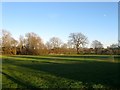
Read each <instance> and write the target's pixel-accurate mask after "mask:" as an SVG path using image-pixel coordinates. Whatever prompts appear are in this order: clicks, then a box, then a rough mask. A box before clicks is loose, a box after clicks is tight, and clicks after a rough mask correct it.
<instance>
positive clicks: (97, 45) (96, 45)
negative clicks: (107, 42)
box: [91, 40, 103, 54]
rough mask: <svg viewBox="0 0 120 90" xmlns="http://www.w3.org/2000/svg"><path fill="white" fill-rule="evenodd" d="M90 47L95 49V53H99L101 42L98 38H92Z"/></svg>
mask: <svg viewBox="0 0 120 90" xmlns="http://www.w3.org/2000/svg"><path fill="white" fill-rule="evenodd" d="M91 46H92V48H94V49H95V53H96V54H97V53H101V49H102V48H103V44H102V43H101V42H100V41H98V40H94V41H92V44H91Z"/></svg>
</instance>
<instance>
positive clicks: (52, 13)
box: [1, 2, 118, 47]
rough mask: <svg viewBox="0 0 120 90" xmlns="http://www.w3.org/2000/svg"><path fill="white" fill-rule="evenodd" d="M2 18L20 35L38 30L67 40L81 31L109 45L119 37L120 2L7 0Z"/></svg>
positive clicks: (12, 31)
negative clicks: (28, 0) (119, 14)
mask: <svg viewBox="0 0 120 90" xmlns="http://www.w3.org/2000/svg"><path fill="white" fill-rule="evenodd" d="M2 21H3V24H2V26H1V27H2V28H3V29H6V30H8V31H10V32H11V34H12V36H13V37H14V38H16V39H18V38H19V35H25V33H27V32H34V33H37V34H38V35H39V36H40V37H41V38H42V39H43V41H44V42H46V41H48V40H49V39H50V38H51V37H54V36H56V37H59V38H60V39H61V40H62V41H63V42H67V40H68V39H69V38H68V36H69V34H70V33H73V32H75V33H76V32H81V33H83V34H84V35H86V36H87V37H88V40H89V43H91V42H92V41H93V40H99V41H101V42H102V43H103V44H104V46H105V47H106V46H107V45H110V44H112V43H117V40H118V3H117V2H103V3H102V2H96V3H95V2H84V3H82V2H79V3H77V2H76V3H73V2H66V3H65V2H64V3H63V2H61V3H57V2H56V3H54V2H47V3H43V2H34V3H33V2H16V3H15V2H4V3H2Z"/></svg>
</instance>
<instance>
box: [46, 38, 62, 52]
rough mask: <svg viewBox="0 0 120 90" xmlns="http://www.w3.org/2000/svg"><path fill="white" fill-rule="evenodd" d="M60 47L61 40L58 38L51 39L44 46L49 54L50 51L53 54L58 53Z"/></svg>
mask: <svg viewBox="0 0 120 90" xmlns="http://www.w3.org/2000/svg"><path fill="white" fill-rule="evenodd" d="M61 45H62V41H61V39H59V38H58V37H52V38H51V39H50V40H49V41H48V42H47V43H46V46H47V49H48V50H49V53H50V51H52V52H53V53H58V52H59V50H58V49H60V47H61Z"/></svg>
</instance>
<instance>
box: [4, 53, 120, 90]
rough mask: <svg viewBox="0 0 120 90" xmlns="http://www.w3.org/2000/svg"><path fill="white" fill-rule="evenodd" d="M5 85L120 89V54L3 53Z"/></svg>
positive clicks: (11, 86)
mask: <svg viewBox="0 0 120 90" xmlns="http://www.w3.org/2000/svg"><path fill="white" fill-rule="evenodd" d="M2 58H3V59H2V63H3V64H2V87H3V88H107V89H110V88H119V86H120V82H119V81H120V79H119V75H120V74H119V66H120V59H119V56H114V57H113V56H107V55H105V56H100V55H99V56H96V55H95V56H90V55H88V56H78V55H77V56H64V55H50V56H26V55H18V56H3V57H2Z"/></svg>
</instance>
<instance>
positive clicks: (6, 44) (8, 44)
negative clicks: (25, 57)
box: [2, 30, 18, 54]
mask: <svg viewBox="0 0 120 90" xmlns="http://www.w3.org/2000/svg"><path fill="white" fill-rule="evenodd" d="M17 43H18V42H17V40H15V39H14V38H13V37H12V36H11V33H10V32H8V31H6V30H2V50H3V54H16V46H17Z"/></svg>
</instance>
